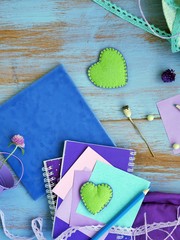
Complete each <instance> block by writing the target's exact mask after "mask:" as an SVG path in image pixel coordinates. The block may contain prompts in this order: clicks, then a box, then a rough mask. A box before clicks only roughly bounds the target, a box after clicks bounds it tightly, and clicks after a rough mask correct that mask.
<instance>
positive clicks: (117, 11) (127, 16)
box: [92, 0, 180, 52]
mask: <svg viewBox="0 0 180 240" xmlns="http://www.w3.org/2000/svg"><path fill="white" fill-rule="evenodd" d="M92 1H93V2H95V3H97V4H98V5H100V6H101V7H103V8H104V9H106V10H107V11H109V12H111V13H113V14H114V15H116V16H118V17H120V18H122V19H124V20H126V21H128V22H129V23H131V24H133V25H135V26H136V27H139V28H141V29H143V30H145V31H146V32H149V33H151V34H153V35H154V33H153V32H152V31H151V29H150V28H149V26H148V25H147V23H146V22H145V21H144V19H142V18H139V17H137V16H135V15H133V14H131V13H129V12H127V11H126V10H124V9H122V8H121V7H119V6H117V5H116V4H115V3H112V2H111V1H109V0H92ZM151 28H152V29H153V30H154V31H155V32H156V33H157V34H159V35H160V36H162V37H170V36H171V34H170V33H167V32H166V31H164V30H161V29H159V28H158V27H155V26H154V25H153V24H151ZM168 41H169V42H171V39H168ZM176 41H177V40H176ZM171 49H172V52H177V51H179V50H180V48H179V47H178V46H177V43H176V44H172V46H171Z"/></svg>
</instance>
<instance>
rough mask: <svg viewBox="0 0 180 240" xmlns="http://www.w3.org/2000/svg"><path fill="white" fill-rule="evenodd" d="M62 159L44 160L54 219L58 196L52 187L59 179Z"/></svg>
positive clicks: (45, 181) (44, 174)
mask: <svg viewBox="0 0 180 240" xmlns="http://www.w3.org/2000/svg"><path fill="white" fill-rule="evenodd" d="M61 160H62V159H61V158H54V159H49V160H45V161H43V164H44V167H43V169H42V170H43V177H44V183H45V188H46V194H47V199H48V204H49V209H50V213H51V216H52V219H54V213H55V209H56V201H57V196H56V195H55V194H54V193H53V192H52V189H53V187H54V186H55V185H56V184H57V183H58V181H59V175H60V169H61Z"/></svg>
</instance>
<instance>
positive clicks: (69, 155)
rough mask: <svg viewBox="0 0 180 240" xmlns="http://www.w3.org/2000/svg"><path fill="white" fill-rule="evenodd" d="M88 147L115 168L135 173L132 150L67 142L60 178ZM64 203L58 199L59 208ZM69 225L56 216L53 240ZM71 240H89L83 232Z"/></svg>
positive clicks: (74, 235)
mask: <svg viewBox="0 0 180 240" xmlns="http://www.w3.org/2000/svg"><path fill="white" fill-rule="evenodd" d="M87 147H91V148H92V149H93V150H94V151H96V152H97V153H98V154H100V155H101V156H102V157H103V158H105V159H106V160H107V161H109V162H110V163H111V164H112V165H113V166H114V167H116V168H120V169H122V170H124V171H127V172H133V167H134V160H135V154H136V152H135V151H134V150H132V149H123V148H116V147H110V146H103V145H96V144H91V143H82V142H75V141H69V140H68V141H65V144H64V151H63V157H62V168H61V173H60V177H63V176H64V175H65V173H66V172H67V171H68V169H69V168H70V167H71V166H72V165H73V164H74V163H75V161H76V160H77V159H78V158H79V156H80V155H81V154H82V153H83V152H84V150H85V149H86V148H87ZM61 203H62V199H61V198H58V201H57V206H56V207H57V208H58V207H59V206H60V204H61ZM68 227H69V225H68V224H67V223H65V222H64V221H62V220H61V219H59V218H57V217H56V216H55V219H54V226H53V238H56V237H58V236H59V235H60V234H61V233H62V232H63V231H65V230H66V229H67V228H68ZM70 239H82V240H83V239H88V238H87V236H86V235H84V234H83V233H81V232H77V233H76V234H73V236H72V238H70Z"/></svg>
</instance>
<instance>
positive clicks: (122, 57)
mask: <svg viewBox="0 0 180 240" xmlns="http://www.w3.org/2000/svg"><path fill="white" fill-rule="evenodd" d="M107 50H108V51H109V50H110V51H114V52H116V53H118V55H119V56H120V57H121V60H122V61H123V64H124V66H125V69H124V71H125V78H126V79H125V84H124V85H118V86H116V87H113V88H119V87H123V86H125V85H126V84H127V82H128V74H127V64H126V61H125V58H124V56H123V55H122V53H121V52H119V51H118V50H117V49H115V48H105V49H103V50H102V51H101V52H100V55H99V58H98V59H99V60H98V61H97V62H95V63H94V64H92V65H91V66H90V67H89V68H88V77H89V79H90V81H91V82H92V83H93V84H94V85H95V86H97V85H96V83H95V82H94V80H93V79H92V78H91V68H93V67H94V66H95V65H97V64H99V63H100V62H101V61H102V56H103V54H104V52H106V51H107ZM97 87H101V88H109V87H104V86H97Z"/></svg>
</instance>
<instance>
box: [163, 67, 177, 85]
mask: <svg viewBox="0 0 180 240" xmlns="http://www.w3.org/2000/svg"><path fill="white" fill-rule="evenodd" d="M175 77H176V74H175V71H174V70H173V69H167V70H166V71H164V72H163V73H162V75H161V78H162V80H163V82H173V81H175Z"/></svg>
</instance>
